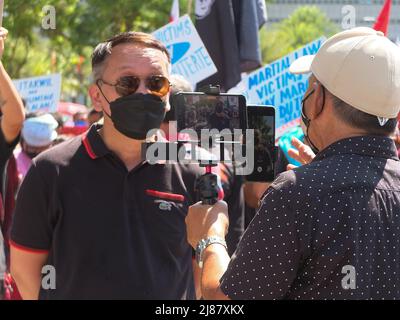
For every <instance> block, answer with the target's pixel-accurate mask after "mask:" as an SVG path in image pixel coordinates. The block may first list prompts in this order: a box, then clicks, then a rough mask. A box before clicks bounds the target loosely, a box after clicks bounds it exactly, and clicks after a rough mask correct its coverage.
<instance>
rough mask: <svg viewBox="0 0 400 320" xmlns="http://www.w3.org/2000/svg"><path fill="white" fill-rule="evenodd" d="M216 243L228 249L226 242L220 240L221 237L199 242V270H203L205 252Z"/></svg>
mask: <svg viewBox="0 0 400 320" xmlns="http://www.w3.org/2000/svg"><path fill="white" fill-rule="evenodd" d="M214 243H218V244H221V245H223V246H224V247H225V248H227V246H226V242H225V240H224V239H222V238H220V237H208V238H205V239H201V240H200V241H199V243H198V244H197V247H196V262H197V264H198V265H199V268H203V251H204V250H205V249H206V248H207V247H208V246H209V245H212V244H214Z"/></svg>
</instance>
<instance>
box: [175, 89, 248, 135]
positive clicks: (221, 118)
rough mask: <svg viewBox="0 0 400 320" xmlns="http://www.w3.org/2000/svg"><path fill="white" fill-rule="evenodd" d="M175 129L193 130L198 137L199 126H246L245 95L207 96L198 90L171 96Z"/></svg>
mask: <svg viewBox="0 0 400 320" xmlns="http://www.w3.org/2000/svg"><path fill="white" fill-rule="evenodd" d="M171 104H174V107H175V119H176V121H177V129H178V131H181V130H183V129H193V130H194V131H195V132H196V133H197V134H198V136H200V132H201V130H202V129H209V130H211V129H217V130H218V131H222V130H224V129H229V130H231V132H232V133H233V130H234V129H246V125H247V114H246V98H245V97H244V96H243V95H233V94H220V95H208V94H205V93H201V92H180V93H177V94H176V95H175V96H174V97H173V101H172V103H171Z"/></svg>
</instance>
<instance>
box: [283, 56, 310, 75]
mask: <svg viewBox="0 0 400 320" xmlns="http://www.w3.org/2000/svg"><path fill="white" fill-rule="evenodd" d="M314 57H315V55H309V56H304V57H301V58H299V59H297V60H296V61H294V62H293V63H292V64H291V65H290V68H289V72H290V73H294V74H303V73H310V72H311V64H312V62H313V60H314Z"/></svg>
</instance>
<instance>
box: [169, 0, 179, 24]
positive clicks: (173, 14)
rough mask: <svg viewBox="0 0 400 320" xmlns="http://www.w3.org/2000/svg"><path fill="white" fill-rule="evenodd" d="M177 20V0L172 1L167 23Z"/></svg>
mask: <svg viewBox="0 0 400 320" xmlns="http://www.w3.org/2000/svg"><path fill="white" fill-rule="evenodd" d="M178 19H179V0H174V2H173V3H172V8H171V13H170V15H169V22H173V21H176V20H178Z"/></svg>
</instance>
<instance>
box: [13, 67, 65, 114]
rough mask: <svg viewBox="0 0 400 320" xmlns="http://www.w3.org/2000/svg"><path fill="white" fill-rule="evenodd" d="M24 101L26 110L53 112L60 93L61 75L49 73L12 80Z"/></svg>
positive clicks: (55, 109)
mask: <svg viewBox="0 0 400 320" xmlns="http://www.w3.org/2000/svg"><path fill="white" fill-rule="evenodd" d="M13 83H14V85H15V87H16V88H17V90H18V92H19V94H20V95H21V97H22V98H23V99H25V101H26V110H27V112H36V111H39V110H40V111H43V112H55V111H57V104H58V102H59V100H60V94H61V75H60V74H50V75H45V76H40V77H32V78H25V79H18V80H14V81H13Z"/></svg>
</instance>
